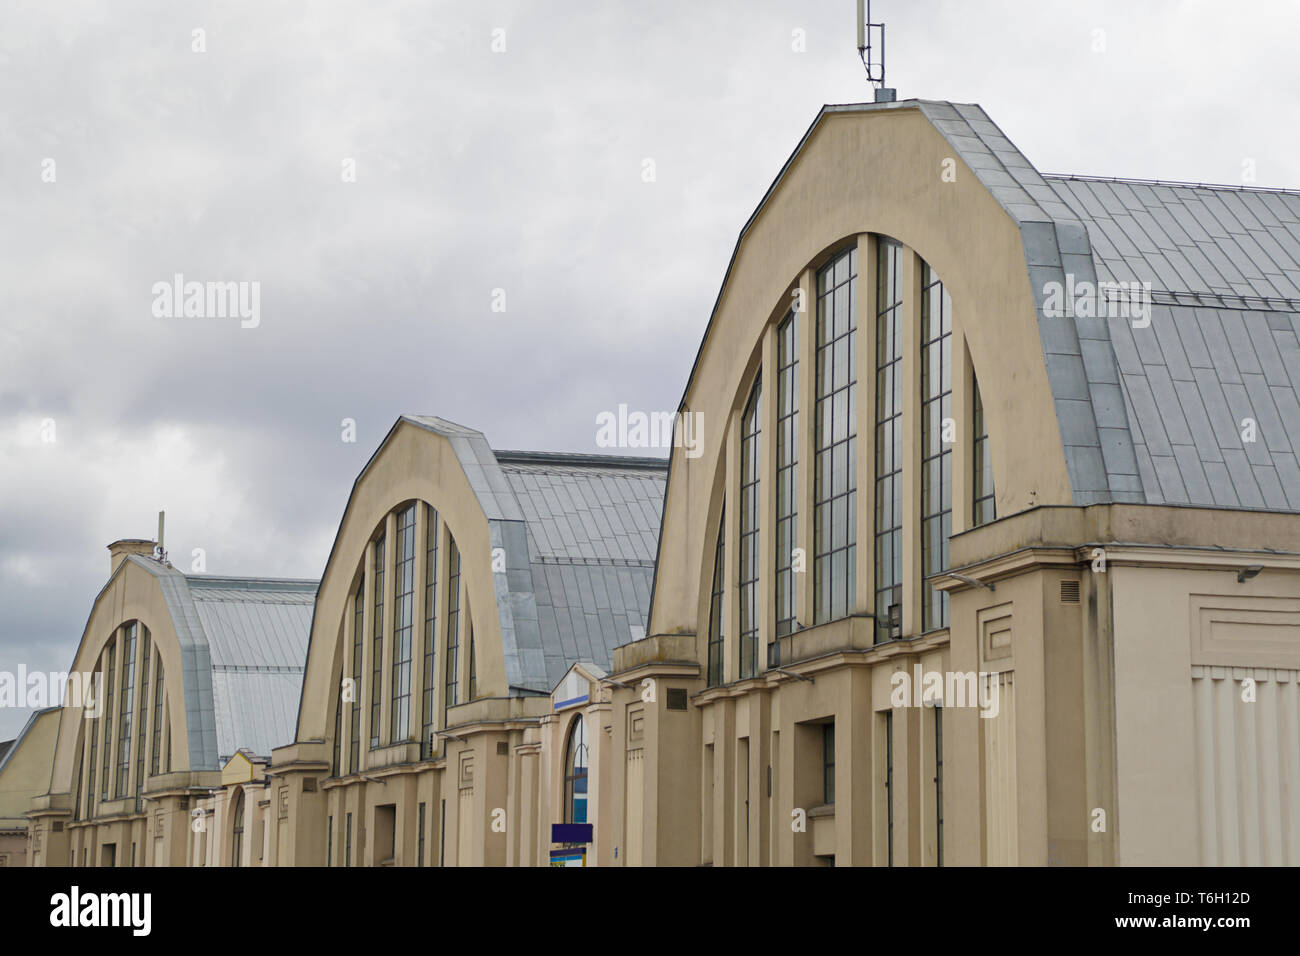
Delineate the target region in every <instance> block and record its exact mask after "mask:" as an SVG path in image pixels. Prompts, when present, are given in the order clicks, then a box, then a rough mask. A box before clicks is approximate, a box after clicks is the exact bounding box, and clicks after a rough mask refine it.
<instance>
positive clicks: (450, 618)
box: [334, 499, 479, 774]
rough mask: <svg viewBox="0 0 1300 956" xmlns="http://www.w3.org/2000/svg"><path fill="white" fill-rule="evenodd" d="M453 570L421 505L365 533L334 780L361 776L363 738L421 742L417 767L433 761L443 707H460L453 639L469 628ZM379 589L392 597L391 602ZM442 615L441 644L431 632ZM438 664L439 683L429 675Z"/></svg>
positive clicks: (440, 529) (442, 527) (433, 520)
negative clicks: (439, 691)
mask: <svg viewBox="0 0 1300 956" xmlns="http://www.w3.org/2000/svg"><path fill="white" fill-rule="evenodd" d="M444 537H445V538H446V541H445V543H443V544H441V545H440V542H442V539H443V538H444ZM440 546H441V547H443V548H447V549H449V551H448V554H447V560H440V559H439V549H440ZM460 564H461V562H460V555H459V552H458V551H457V550H456V539H455V537H454V535H452V534H451V533H450V529H449V528H448V527H447V526H446V524H445V522H443V521H440V520H439V514H438V511H437V510H436V509H435V508H434V507H433V506H432V505H430V504H428V503H427V502H425V501H422V500H419V499H408V500H407V501H404V502H403V503H401V504H399V505H398V506H397V507H395V508H393V509H392V510H391V511H390V512H389V513H388V514H386V515H385V516H384V517H383V519H382V520H381V521H380V522H379V523H378V524H377V526H376V527H375V528H374V530H372V532H371V534H370V537H369V542H368V544H367V546H366V550H365V552H364V553H363V554H362V555H361V556H360V559H359V562H358V566H357V568H356V577H355V578H354V579H353V580H354V585H353V587H354V590H353V592H352V597H351V605H350V607H351V610H350V611H349V612H347V615H346V620H345V621H344V624H343V627H342V628H340V636H339V640H340V641H341V642H342V644H343V655H344V656H343V660H342V666H341V668H340V677H341V678H342V679H341V680H340V687H339V689H338V692H339V693H340V694H341V693H342V691H343V690H344V688H343V686H342V685H343V684H344V683H347V684H350V685H351V687H350V691H351V693H350V694H349V695H348V697H347V698H346V700H345V699H343V697H340V699H339V700H338V701H336V704H335V720H334V727H335V730H334V735H335V739H334V767H335V768H336V769H335V771H334V772H335V773H336V774H343V773H347V774H356V773H359V772H361V771H362V770H364V769H365V768H364V766H363V764H364V760H363V758H362V756H361V754H362V750H363V748H364V747H365V745H366V740H367V739H368V740H369V747H370V749H371V750H375V749H378V748H380V747H387V746H390V745H396V744H403V743H408V742H412V743H413V742H415V741H416V740H417V739H418V740H419V744H420V747H419V754H420V759H429V758H431V757H432V756H433V755H434V753H435V752H436V750H437V747H436V738H437V730H438V728H439V727H441V726H442V725H443V724H445V722H446V711H447V708H448V707H450V706H455V704H456V703H458V700H457V698H458V696H459V695H458V693H457V692H458V690H459V686H460V682H459V681H458V677H459V674H458V665H459V656H460V655H459V654H458V650H459V647H460V644H461V641H460V630H461V628H462V627H464V626H468V625H467V624H465V625H462V623H461V617H462V615H461V613H460V612H461V604H462V600H461V594H460V588H461V573H460ZM386 581H387V582H391V583H389V584H388V587H391V588H392V591H391V593H388V594H386V593H385V590H386V588H385V582H386ZM444 588H445V589H446V590H445V591H444ZM443 602H445V603H443ZM440 608H443V609H445V612H444V614H445V617H446V621H447V623H446V634H445V635H443V634H442V633H441V632H440V628H439V626H438V625H439V624H441V622H440V621H439V620H438V611H439V609H440ZM465 610H466V613H468V606H467V607H466V608H465ZM470 633H472V632H470ZM442 641H446V644H441V642H442ZM349 647H350V649H351V650H350V653H349V652H348V648H349ZM367 650H368V651H369V658H368V659H367V657H366V653H367ZM439 657H442V659H443V660H444V662H445V665H444V667H445V670H444V673H443V674H438V673H437V671H436V669H435V662H436V661H437V659H438V658H439ZM476 665H477V662H475V673H474V674H473V675H472V677H473V678H474V679H475V681H476V684H475V690H477V678H478V677H479V675H478V673H477V666H476ZM386 682H387V683H386ZM439 684H441V685H442V690H443V693H442V695H441V703H439V695H438V694H437V693H436V689H437V688H438V686H439ZM384 703H387V704H388V705H389V708H390V710H389V713H388V714H385V713H384V711H383V704H384ZM367 715H368V717H369V720H368V724H367V726H368V727H369V730H368V731H364V730H363V726H362V725H363V721H364V720H365V718H366V716H367ZM417 733H418V737H417ZM344 747H347V754H346V756H345V755H344V754H343V748H344Z"/></svg>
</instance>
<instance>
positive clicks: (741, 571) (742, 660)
mask: <svg viewBox="0 0 1300 956" xmlns="http://www.w3.org/2000/svg"><path fill="white" fill-rule="evenodd" d="M762 420H763V376H762V374H761V372H760V374H759V375H758V376H757V377H756V378H755V379H754V384H753V387H752V388H751V389H750V392H749V399H748V401H747V402H746V403H745V410H744V412H743V413H742V414H741V417H740V515H739V517H740V538H739V545H740V547H739V551H740V554H739V555H737V565H738V574H737V578H736V580H737V589H738V591H739V598H740V619H739V621H738V622H737V623H738V627H737V635H736V636H737V639H738V641H737V644H738V647H737V651H738V656H739V668H738V670H737V673H738V675H739V677H740V679H741V680H745V679H746V678H750V677H755V676H757V674H758V632H759V624H760V619H761V616H762V611H761V608H760V606H759V579H760V577H761V574H760V569H761V566H762V563H763V558H762V554H761V553H760V539H759V529H760V524H761V514H760V508H759V499H760V494H761V490H762V489H761V484H762V473H763V464H762V445H761V441H762Z"/></svg>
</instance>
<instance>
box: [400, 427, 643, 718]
mask: <svg viewBox="0 0 1300 956" xmlns="http://www.w3.org/2000/svg"><path fill="white" fill-rule="evenodd" d="M402 420H404V421H408V422H410V423H412V424H415V425H417V426H419V427H421V428H425V429H427V430H429V431H433V432H436V433H438V434H441V435H443V436H444V437H446V438H447V439H448V440H449V442H450V443H451V446H452V448H453V449H454V450H455V452H456V455H457V457H458V459H459V460H460V462H461V465H462V467H463V468H464V469H465V472H466V474H467V475H468V476H469V479H470V486H471V488H473V489H474V491H475V493H476V494H477V496H478V498H479V501H480V502H481V503H482V505H483V509H484V511H485V513H486V514H487V517H488V530H489V535H490V538H491V545H492V547H493V548H499V549H501V551H502V552H503V554H504V557H505V570H504V571H497V572H496V573H495V575H494V581H495V589H496V599H497V613H498V617H499V619H500V623H501V636H502V643H503V650H504V656H505V665H506V682H507V683H508V684H509V685H510V687H512V688H514V689H517V690H524V691H532V692H536V693H549V692H550V691H551V690H552V689H553V688H554V687H555V686H556V685H557V684H558V683H559V682H560V680H561V679H562V678H563V677H564V675H565V673H567V671H568V670H569V668H570V667H571V666H572V665H573V664H575V663H578V662H580V661H589V662H593V663H595V664H597V665H599V666H601V667H605V668H609V667H611V666H612V665H613V656H614V648H615V647H617V646H618V645H620V644H626V643H627V642H628V641H630V640H632V639H633V638H634V637H636V636H638V633H639V632H638V630H636V629H644V627H645V624H646V618H647V615H648V612H649V608H650V588H651V585H652V582H653V578H654V560H655V551H656V549H657V548H658V543H659V527H660V522H661V516H662V511H663V496H664V484H665V481H666V479H667V472H668V462H667V460H666V459H655V458H633V457H624V456H613V455H583V454H559V453H551V452H519V451H493V450H492V448H491V447H490V446H489V445H488V443H487V439H486V438H484V436H483V435H482V434H481V433H480V432H476V431H473V430H472V429H468V428H465V427H464V426H462V425H456V424H455V423H453V422H448V421H446V420H445V419H441V418H437V417H434V416H430V415H405V416H403V417H402ZM641 633H643V631H642V632H641Z"/></svg>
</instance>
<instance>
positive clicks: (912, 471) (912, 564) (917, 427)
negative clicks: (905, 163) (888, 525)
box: [899, 248, 921, 637]
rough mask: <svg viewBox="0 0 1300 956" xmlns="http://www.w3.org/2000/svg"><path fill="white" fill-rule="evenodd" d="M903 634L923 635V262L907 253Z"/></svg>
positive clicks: (903, 329) (904, 267)
mask: <svg viewBox="0 0 1300 956" xmlns="http://www.w3.org/2000/svg"><path fill="white" fill-rule="evenodd" d="M901 285H902V288H903V296H902V305H901V309H902V321H901V322H900V323H899V325H900V330H899V331H900V333H901V334H900V344H901V346H902V353H903V360H902V377H903V442H902V446H903V447H902V458H903V461H902V464H903V480H902V486H903V542H902V553H903V581H902V585H903V602H902V603H903V608H902V626H903V636H904V637H908V636H911V635H915V634H919V633H920V631H921V616H920V612H921V341H920V335H921V261H920V258H919V257H918V256H917V255H916V253H915V252H914V251H912V250H911V249H908V248H904V249H903V262H902V282H901Z"/></svg>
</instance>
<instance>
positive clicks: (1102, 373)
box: [827, 101, 1300, 511]
mask: <svg viewBox="0 0 1300 956" xmlns="http://www.w3.org/2000/svg"><path fill="white" fill-rule="evenodd" d="M891 105H894V106H897V105H903V104H891ZM913 105H915V106H917V107H918V108H919V109H920V110H921V111H922V112H923V113H924V114H925V115H926V116H927V117H928V118H929V119H930V121H931V122H933V123H934V125H935V126H936V127H937V128H938V129H939V131H940V132H941V133H942V134H943V135H944V137H945V138H946V139H947V141H948V142H949V144H950V145H952V147H953V148H954V149H955V150H957V152H958V153H959V154H960V155H961V157H962V159H963V161H964V162H965V163H966V164H967V165H968V166H969V167H970V168H971V170H972V171H973V172H974V173H975V175H976V176H977V178H979V180H980V181H981V182H982V183H983V185H984V186H985V187H986V188H987V189H988V190H989V192H990V193H991V194H992V195H993V197H994V198H995V199H997V201H998V202H999V203H1000V204H1001V205H1002V207H1003V209H1004V210H1006V212H1007V213H1008V215H1010V216H1011V217H1012V218H1013V219H1014V220H1015V221H1016V222H1017V224H1018V225H1019V227H1020V231H1021V237H1022V241H1023V244H1024V249H1025V258H1026V263H1027V266H1028V272H1029V279H1030V283H1031V287H1032V289H1033V291H1034V295H1035V298H1036V301H1037V304H1038V324H1039V333H1040V336H1041V339H1042V344H1043V355H1044V361H1045V362H1046V365H1047V372H1048V378H1049V381H1050V383H1051V388H1052V396H1053V400H1054V402H1055V405H1056V413H1057V420H1058V423H1059V425H1060V430H1061V437H1062V442H1063V445H1064V451H1065V459H1066V466H1067V469H1068V471H1069V475H1070V481H1071V486H1072V490H1073V495H1074V500H1075V503H1076V504H1092V503H1095V502H1105V501H1121V502H1147V503H1151V504H1185V505H1202V506H1210V507H1227V508H1237V507H1240V508H1250V509H1267V510H1274V511H1300V417H1298V416H1300V192H1297V191H1294V190H1267V189H1254V188H1233V187H1218V186H1206V185H1202V184H1186V183H1168V182H1158V181H1151V182H1144V181H1138V180H1102V179H1095V178H1087V177H1077V176H1044V175H1042V174H1040V173H1039V172H1038V171H1037V170H1036V169H1035V168H1034V167H1033V165H1032V164H1031V163H1030V162H1029V161H1028V160H1027V159H1025V157H1024V156H1023V155H1022V154H1021V153H1020V152H1019V150H1017V149H1016V148H1015V146H1014V145H1012V143H1011V141H1010V140H1008V139H1007V138H1006V136H1004V135H1003V134H1002V131H1001V130H1000V129H998V127H997V126H996V125H995V124H994V123H993V122H992V121H991V120H990V119H989V117H988V115H987V114H985V112H984V111H983V110H982V109H981V108H980V107H978V106H973V105H964V104H952V103H936V102H925V101H914V102H913ZM856 108H858V107H839V108H837V107H828V108H827V109H828V110H835V109H856ZM862 108H866V107H862ZM1067 274H1068V275H1071V276H1072V277H1073V279H1074V282H1075V283H1076V284H1077V283H1079V282H1083V281H1087V282H1093V283H1095V282H1097V281H1102V282H1135V281H1136V282H1147V283H1150V285H1151V290H1152V301H1153V308H1152V316H1151V324H1150V325H1149V326H1147V327H1141V326H1140V324H1139V325H1138V326H1135V325H1134V323H1133V322H1132V321H1131V320H1130V319H1128V318H1119V317H1116V318H1110V319H1106V318H1089V317H1077V316H1076V317H1073V318H1067V319H1063V318H1058V317H1055V316H1052V315H1049V314H1048V313H1047V310H1046V309H1045V308H1044V305H1045V299H1046V285H1047V283H1049V282H1053V281H1055V282H1059V283H1061V284H1062V285H1065V284H1066V276H1067ZM1247 419H1249V420H1250V421H1251V422H1253V423H1254V427H1255V429H1256V435H1255V437H1256V440H1255V441H1247V440H1244V439H1243V435H1244V434H1248V433H1249V423H1248V422H1247Z"/></svg>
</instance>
